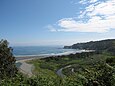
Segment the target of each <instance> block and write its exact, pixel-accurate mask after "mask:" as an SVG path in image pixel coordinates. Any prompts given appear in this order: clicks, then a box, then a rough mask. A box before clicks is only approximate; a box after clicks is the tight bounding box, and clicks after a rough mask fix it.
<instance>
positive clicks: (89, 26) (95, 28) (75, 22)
mask: <svg viewBox="0 0 115 86" xmlns="http://www.w3.org/2000/svg"><path fill="white" fill-rule="evenodd" d="M79 3H80V4H88V6H86V7H85V8H84V10H82V11H80V15H79V16H77V18H63V19H60V20H59V21H58V24H57V26H58V30H56V31H74V32H75V31H76V32H97V33H103V32H108V31H109V30H111V29H115V24H114V23H115V0H107V1H102V2H100V1H99V0H81V1H80V2H79ZM52 27H53V26H52ZM54 29H55V28H53V30H54Z"/></svg>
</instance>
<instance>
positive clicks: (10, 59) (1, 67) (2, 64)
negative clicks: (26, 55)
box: [0, 40, 17, 79]
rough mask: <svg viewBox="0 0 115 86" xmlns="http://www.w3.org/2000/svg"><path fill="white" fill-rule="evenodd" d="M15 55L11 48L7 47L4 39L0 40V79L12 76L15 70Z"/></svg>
mask: <svg viewBox="0 0 115 86" xmlns="http://www.w3.org/2000/svg"><path fill="white" fill-rule="evenodd" d="M15 61H16V60H15V57H14V56H13V54H12V48H10V47H8V42H7V41H6V40H1V41H0V79H4V78H6V77H9V78H10V77H13V76H15V74H16V72H17V68H16V66H15Z"/></svg>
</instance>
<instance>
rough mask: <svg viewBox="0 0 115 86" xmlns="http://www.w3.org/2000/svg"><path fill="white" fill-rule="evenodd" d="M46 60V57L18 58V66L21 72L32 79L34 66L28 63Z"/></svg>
mask: <svg viewBox="0 0 115 86" xmlns="http://www.w3.org/2000/svg"><path fill="white" fill-rule="evenodd" d="M40 58H45V56H27V57H16V66H17V68H18V69H19V71H20V72H22V73H23V74H25V75H28V76H29V77H31V76H32V75H33V74H32V70H33V69H34V66H33V65H32V64H28V63H26V61H28V60H32V59H40Z"/></svg>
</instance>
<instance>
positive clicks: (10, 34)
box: [0, 0, 115, 46]
mask: <svg viewBox="0 0 115 86" xmlns="http://www.w3.org/2000/svg"><path fill="white" fill-rule="evenodd" d="M114 38H115V0H0V39H7V40H8V41H9V42H10V45H12V46H32V45H33V46H36V45H37V46H39V45H72V44H74V43H79V42H87V41H95V40H103V39H114Z"/></svg>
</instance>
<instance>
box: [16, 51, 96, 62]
mask: <svg viewBox="0 0 115 86" xmlns="http://www.w3.org/2000/svg"><path fill="white" fill-rule="evenodd" d="M92 51H93V52H94V50H79V51H74V52H69V53H68V52H65V53H60V54H48V55H46V54H44V55H24V56H15V59H16V62H18V61H27V60H32V59H41V58H48V57H50V56H62V55H70V54H76V53H81V52H92Z"/></svg>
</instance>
